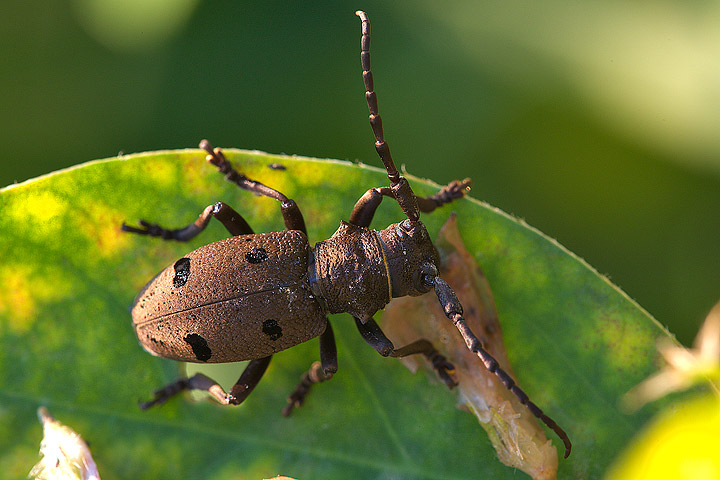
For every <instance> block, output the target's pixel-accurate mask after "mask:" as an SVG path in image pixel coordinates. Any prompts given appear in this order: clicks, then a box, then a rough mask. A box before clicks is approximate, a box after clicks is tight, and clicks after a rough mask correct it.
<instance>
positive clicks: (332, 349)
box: [282, 322, 338, 417]
mask: <svg viewBox="0 0 720 480" xmlns="http://www.w3.org/2000/svg"><path fill="white" fill-rule="evenodd" d="M337 369H338V361H337V347H336V346H335V335H334V334H333V330H332V327H331V326H330V322H328V323H327V327H326V328H325V331H324V332H323V333H322V334H321V335H320V361H319V362H313V364H312V365H311V366H310V369H309V370H308V371H307V372H305V373H304V374H303V376H302V377H301V379H300V383H298V384H297V386H296V387H295V390H293V392H292V393H291V394H290V396H288V401H287V405H285V408H283V410H282V414H283V416H285V417H287V416H289V415H290V414H291V413H292V411H293V409H294V408H296V407H301V406H302V404H303V403H305V397H307V395H308V393H310V389H311V388H312V386H313V385H315V384H316V383H321V382H324V381H326V380H330V379H331V378H332V377H333V375H334V374H335V373H336V372H337Z"/></svg>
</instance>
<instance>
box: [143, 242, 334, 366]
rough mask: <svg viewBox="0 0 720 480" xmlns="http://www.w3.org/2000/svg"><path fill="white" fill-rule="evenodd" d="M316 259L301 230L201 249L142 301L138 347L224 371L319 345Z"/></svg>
mask: <svg viewBox="0 0 720 480" xmlns="http://www.w3.org/2000/svg"><path fill="white" fill-rule="evenodd" d="M310 254H311V249H310V246H309V245H308V240H307V237H305V235H304V234H303V233H302V232H299V231H297V230H289V231H282V232H273V233H260V234H256V235H239V236H236V237H231V238H227V239H225V240H221V241H219V242H214V243H211V244H209V245H205V246H204V247H201V248H198V249H197V250H195V251H193V252H191V253H189V254H187V255H186V256H185V257H183V258H182V259H180V260H178V261H177V262H175V264H174V265H171V266H169V267H168V268H166V269H165V270H163V271H162V272H161V273H160V274H159V275H158V276H156V277H155V278H154V279H153V280H151V281H150V283H148V285H147V286H146V287H145V288H144V289H143V291H142V292H140V294H139V295H138V297H137V300H136V301H135V304H134V305H133V308H132V317H133V325H134V327H135V331H136V333H137V336H138V338H139V340H140V343H141V344H142V346H143V347H144V348H145V350H147V351H148V352H150V353H152V354H153V355H158V356H161V357H165V358H170V359H173V360H181V361H186V362H210V363H221V362H237V361H241V360H252V359H256V358H262V357H265V356H268V355H271V354H273V353H276V352H278V351H280V350H284V349H286V348H289V347H292V346H294V345H297V344H299V343H302V342H304V341H306V340H309V339H311V338H315V337H317V336H318V335H320V334H321V333H322V332H323V331H324V330H325V327H326V325H327V319H326V317H325V313H324V312H323V310H322V308H321V306H320V304H319V303H318V302H317V301H316V300H315V298H314V295H313V293H312V292H311V291H310V289H309V286H308V281H307V278H308V276H307V271H308V263H309V258H310ZM185 259H187V260H185ZM183 280H184V281H183Z"/></svg>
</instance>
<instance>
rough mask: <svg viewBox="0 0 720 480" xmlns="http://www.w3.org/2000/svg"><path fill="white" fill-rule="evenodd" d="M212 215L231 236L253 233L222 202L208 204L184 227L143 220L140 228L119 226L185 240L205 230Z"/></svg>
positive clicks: (138, 231) (133, 231)
mask: <svg viewBox="0 0 720 480" xmlns="http://www.w3.org/2000/svg"><path fill="white" fill-rule="evenodd" d="M212 217H215V218H217V219H218V220H220V223H222V224H223V225H224V226H225V228H226V229H227V231H228V232H230V234H231V235H233V236H235V235H245V234H251V233H254V232H253V229H252V228H250V225H248V223H247V222H246V221H245V219H244V218H243V217H242V215H240V214H239V213H237V212H236V211H235V210H233V208H232V207H230V206H229V205H226V204H224V203H223V202H217V203H215V204H213V205H208V206H207V207H206V208H205V210H203V212H202V213H201V214H200V216H199V217H198V219H197V220H195V222H193V223H191V224H190V225H188V226H187V227H184V228H178V229H176V230H170V229H167V228H163V227H161V226H160V225H158V224H156V223H153V224H151V223H149V222H147V221H145V220H140V228H138V227H131V226H129V225H126V224H125V223H123V224H122V227H121V228H122V230H123V231H124V232H130V233H137V234H139V235H148V236H150V237H161V238H162V239H163V240H177V241H178V242H187V241H189V240H191V239H193V238H194V237H195V236H197V235H198V234H199V233H200V232H202V231H203V230H205V228H206V227H207V226H208V223H210V219H211V218H212Z"/></svg>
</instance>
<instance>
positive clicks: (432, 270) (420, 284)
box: [413, 261, 438, 293]
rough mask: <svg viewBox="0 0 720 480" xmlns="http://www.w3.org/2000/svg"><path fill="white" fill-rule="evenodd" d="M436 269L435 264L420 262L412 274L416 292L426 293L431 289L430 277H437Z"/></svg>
mask: <svg viewBox="0 0 720 480" xmlns="http://www.w3.org/2000/svg"><path fill="white" fill-rule="evenodd" d="M437 275H438V270H437V267H435V265H433V264H432V263H430V262H427V261H425V262H422V263H421V264H420V266H419V267H418V269H417V270H415V273H414V275H413V280H414V281H415V288H416V289H417V291H418V292H421V293H426V292H429V291H430V290H432V289H433V282H432V279H433V278H434V277H437Z"/></svg>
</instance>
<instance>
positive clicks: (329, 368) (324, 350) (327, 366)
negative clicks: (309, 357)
mask: <svg viewBox="0 0 720 480" xmlns="http://www.w3.org/2000/svg"><path fill="white" fill-rule="evenodd" d="M320 363H321V364H322V369H323V373H325V375H327V376H328V377H331V376H332V375H333V374H334V373H336V372H337V370H338V358H337V346H336V345H335V335H334V334H333V329H332V326H330V322H327V327H325V331H324V332H323V333H322V334H321V335H320Z"/></svg>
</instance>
